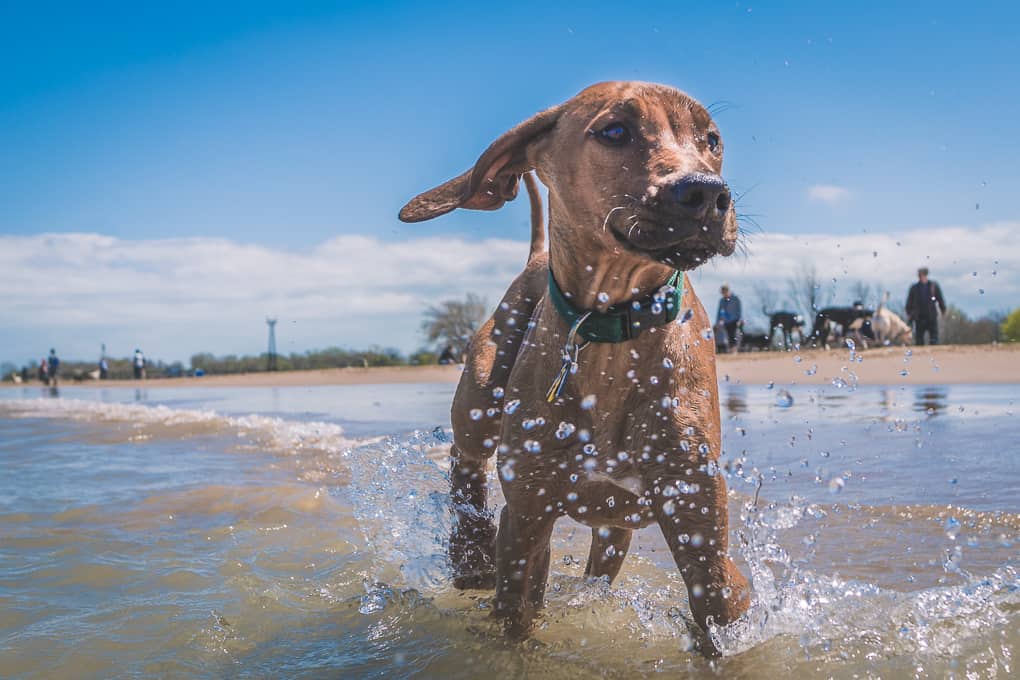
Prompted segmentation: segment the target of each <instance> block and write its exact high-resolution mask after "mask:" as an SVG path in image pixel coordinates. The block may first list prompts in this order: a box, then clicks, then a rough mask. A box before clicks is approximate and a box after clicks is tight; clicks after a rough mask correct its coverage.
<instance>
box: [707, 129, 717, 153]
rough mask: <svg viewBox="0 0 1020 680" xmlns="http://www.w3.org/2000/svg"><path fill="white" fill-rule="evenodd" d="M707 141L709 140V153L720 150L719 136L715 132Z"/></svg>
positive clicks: (709, 134)
mask: <svg viewBox="0 0 1020 680" xmlns="http://www.w3.org/2000/svg"><path fill="white" fill-rule="evenodd" d="M706 139H708V149H709V151H715V150H716V149H718V148H719V135H717V134H715V133H714V132H709V133H708V136H707V137H706Z"/></svg>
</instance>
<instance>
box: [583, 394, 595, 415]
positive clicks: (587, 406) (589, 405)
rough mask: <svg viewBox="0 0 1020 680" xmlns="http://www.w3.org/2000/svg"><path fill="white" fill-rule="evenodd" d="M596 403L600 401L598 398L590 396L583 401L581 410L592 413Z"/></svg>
mask: <svg viewBox="0 0 1020 680" xmlns="http://www.w3.org/2000/svg"><path fill="white" fill-rule="evenodd" d="M596 401H598V398H597V397H596V396H595V395H594V394H589V395H588V396H586V397H585V398H584V399H582V400H581V408H582V409H584V410H585V411H590V410H592V409H593V408H595V402H596Z"/></svg>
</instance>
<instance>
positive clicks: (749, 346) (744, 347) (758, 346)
mask: <svg viewBox="0 0 1020 680" xmlns="http://www.w3.org/2000/svg"><path fill="white" fill-rule="evenodd" d="M771 348H772V336H771V335H770V334H768V333H744V334H743V336H742V337H741V340H740V351H741V352H767V351H768V350H769V349H771Z"/></svg>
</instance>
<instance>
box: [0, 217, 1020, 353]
mask: <svg viewBox="0 0 1020 680" xmlns="http://www.w3.org/2000/svg"><path fill="white" fill-rule="evenodd" d="M1018 231H1020V223H1000V224H990V225H985V226H982V227H979V228H960V227H943V228H930V229H915V230H909V231H903V232H898V233H880V234H870V233H864V232H862V233H856V234H852V235H842V236H834V235H829V234H805V235H789V234H779V233H774V234H765V235H759V236H756V237H753V238H752V240H751V241H750V242H749V243H748V248H749V253H748V254H747V255H746V256H742V255H735V256H733V257H731V258H727V259H717V260H714V261H713V262H711V263H709V264H708V265H707V266H705V267H703V268H702V269H701V270H699V271H698V272H695V273H693V274H692V276H691V280H692V282H693V283H694V285H695V287H696V288H697V290H698V291H699V293H700V295H701V296H702V300H703V301H704V302H705V303H706V306H707V307H709V309H710V311H714V308H715V300H716V293H717V290H718V286H719V284H721V283H722V281H724V280H726V281H729V282H730V284H731V285H732V286H733V288H734V290H735V291H736V292H737V293H738V294H739V295H741V296H742V297H743V299H744V305H745V309H747V310H748V311H754V310H755V309H757V308H758V307H759V306H760V305H759V304H758V301H757V295H756V294H755V291H756V290H758V289H760V288H761V287H762V286H763V285H770V286H772V287H773V288H775V289H776V290H778V291H779V292H780V293H785V290H786V279H787V278H789V277H790V276H791V275H793V274H795V273H796V272H798V271H799V270H800V269H801V268H802V267H804V266H814V267H815V268H816V269H817V270H818V272H819V273H820V274H821V275H822V277H823V280H825V281H826V282H827V286H829V288H828V290H827V292H829V291H832V293H833V294H834V296H835V299H836V301H837V302H845V303H848V302H850V298H851V293H850V285H851V284H852V282H853V281H856V280H858V279H860V280H864V281H866V282H868V283H871V284H873V285H876V286H879V285H880V286H882V287H883V289H884V288H885V287H888V288H889V289H891V290H892V292H893V295H894V299H899V298H902V297H903V296H904V295H905V292H906V288H907V286H908V284H909V283H910V282H911V281H912V280H913V278H914V272H915V270H916V269H917V267H918V266H920V265H927V266H928V267H930V268H931V271H932V277H933V278H935V279H936V280H938V281H939V282H940V283H941V284H942V286H943V289H944V290H945V293H946V296H947V298H948V299H949V301H950V302H951V303H954V304H957V305H959V306H961V307H963V308H964V309H965V310H967V311H968V312H970V313H972V314H978V315H979V314H982V313H984V312H986V311H988V310H989V309H1005V308H1009V307H1015V306H1016V305H1017V304H1018V301H1020V245H1017V244H1018V241H1017V239H1016V238H1015V234H1016V233H1018ZM527 250H528V246H527V244H526V243H524V242H518V241H508V240H500V239H487V240H484V241H465V240H463V239H458V238H452V237H448V236H446V237H440V236H437V237H432V238H421V239H414V240H410V241H404V242H395V243H394V242H382V241H380V240H379V239H376V238H374V237H370V236H343V237H339V238H336V239H332V240H330V241H327V242H325V243H323V244H321V245H319V246H317V247H315V248H313V249H311V250H308V251H287V250H278V249H273V248H268V247H265V246H259V245H251V244H244V243H237V242H233V241H228V240H224V239H217V238H192V239H167V240H149V241H126V240H120V239H116V238H111V237H108V236H100V235H97V234H45V235H38V236H26V237H18V236H0V290H3V291H4V295H3V303H2V304H0V327H2V328H3V329H4V333H3V342H2V343H0V360H4V359H7V360H15V361H26V360H27V359H28V358H29V357H32V356H37V355H41V354H42V353H43V352H44V351H45V350H48V348H49V347H50V346H56V347H57V348H58V349H59V350H60V352H61V354H62V355H63V356H65V357H68V358H74V357H80V358H87V357H91V356H94V355H97V354H98V350H99V343H100V342H106V343H107V345H108V346H109V349H110V351H111V352H112V353H113V354H115V355H118V356H121V355H126V354H128V353H129V352H130V351H131V350H133V349H134V347H135V346H136V345H138V346H141V347H143V348H144V349H145V350H146V352H147V353H149V354H150V355H151V356H156V357H162V358H166V359H187V357H189V356H190V355H191V354H193V353H194V352H197V351H203V350H205V351H213V352H215V353H219V354H222V353H227V352H245V353H256V352H259V351H262V349H263V347H264V345H265V336H266V328H265V324H264V321H263V319H264V317H265V316H267V315H275V316H278V317H279V318H280V323H279V325H278V327H277V339H278V344H279V347H280V349H281V350H282V351H285V352H290V351H302V350H305V349H310V348H316V347H325V346H329V345H340V346H347V347H364V346H368V345H370V344H380V345H384V346H395V347H398V348H400V349H403V350H405V351H406V350H410V349H413V348H415V347H417V346H418V345H420V344H421V342H422V337H421V336H420V334H419V333H418V328H419V324H420V321H421V312H422V310H423V309H424V308H425V306H426V305H428V304H430V303H433V302H436V301H438V300H442V299H445V298H448V297H460V296H462V295H464V293H466V292H468V291H472V292H476V293H479V294H481V295H483V296H485V297H486V298H487V299H488V300H489V302H490V304H492V305H495V303H496V302H497V301H498V300H499V298H500V296H501V295H502V293H503V291H504V290H505V289H506V286H507V285H508V284H509V282H510V281H511V280H512V279H513V277H514V276H516V275H517V273H519V272H520V270H521V268H522V266H523V264H524V261H525V259H526V257H527ZM974 272H976V273H977V275H976V276H975V275H974ZM833 279H835V281H833ZM979 289H984V290H985V293H984V294H981V293H979Z"/></svg>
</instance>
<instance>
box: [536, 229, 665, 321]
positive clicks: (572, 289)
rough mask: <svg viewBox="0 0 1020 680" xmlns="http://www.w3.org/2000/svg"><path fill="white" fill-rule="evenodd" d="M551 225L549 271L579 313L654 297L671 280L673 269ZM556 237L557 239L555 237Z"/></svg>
mask: <svg viewBox="0 0 1020 680" xmlns="http://www.w3.org/2000/svg"><path fill="white" fill-rule="evenodd" d="M556 227H557V225H556V221H555V218H551V219H550V223H549V233H550V236H551V238H550V240H549V267H550V268H551V269H552V272H553V275H554V276H555V277H556V282H557V283H558V284H559V287H560V290H562V291H563V293H564V295H565V296H566V297H567V298H568V299H569V300H570V303H571V304H572V305H573V306H574V307H576V308H577V309H582V310H594V311H598V312H604V311H606V310H607V309H608V308H609V307H612V306H613V305H617V304H620V303H623V302H629V301H631V300H640V299H642V298H645V297H648V296H650V295H652V294H653V293H654V292H656V291H657V290H659V288H661V287H662V285H663V284H665V283H666V281H667V280H669V278H670V276H672V275H673V272H674V271H675V270H674V269H673V268H672V267H670V266H668V265H665V264H661V263H658V262H652V261H651V260H648V259H647V258H644V257H641V256H639V255H636V254H634V253H629V252H627V251H625V250H624V249H623V246H621V245H618V244H613V245H612V246H610V247H607V246H606V245H605V244H604V242H603V240H601V239H598V238H595V237H591V238H587V239H585V238H583V236H584V234H583V233H582V234H578V232H577V230H572V229H566V228H564V229H557V228H556ZM553 234H555V236H552V235H553Z"/></svg>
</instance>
